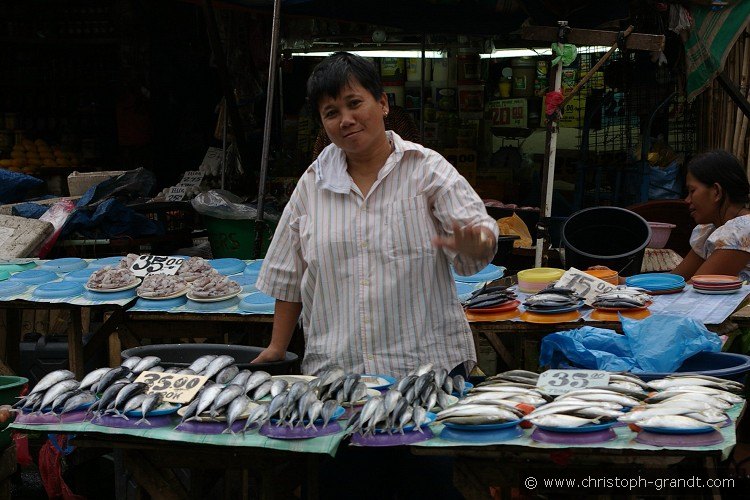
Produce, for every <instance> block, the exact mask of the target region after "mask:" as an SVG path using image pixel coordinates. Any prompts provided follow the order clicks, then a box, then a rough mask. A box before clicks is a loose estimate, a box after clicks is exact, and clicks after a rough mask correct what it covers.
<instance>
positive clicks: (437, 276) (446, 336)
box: [255, 52, 498, 377]
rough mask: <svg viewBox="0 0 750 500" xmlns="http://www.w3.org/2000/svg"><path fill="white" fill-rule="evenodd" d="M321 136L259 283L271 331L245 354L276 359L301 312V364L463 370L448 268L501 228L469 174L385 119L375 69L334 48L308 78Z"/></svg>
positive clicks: (469, 362) (465, 344)
mask: <svg viewBox="0 0 750 500" xmlns="http://www.w3.org/2000/svg"><path fill="white" fill-rule="evenodd" d="M307 96H308V99H309V100H310V102H311V103H314V104H315V105H317V109H318V112H319V114H320V119H321V121H322V125H323V127H324V128H325V131H326V133H327V134H328V137H329V138H330V139H331V142H332V144H331V145H329V146H328V147H326V148H325V149H324V150H323V151H322V152H321V154H320V156H319V157H318V158H317V159H316V160H315V161H314V162H313V163H312V165H310V167H309V168H308V169H307V171H306V172H305V173H304V174H303V175H302V177H301V179H300V180H299V183H298V184H297V187H296V189H295V190H294V193H293V194H292V196H291V198H290V200H289V203H288V204H287V206H286V208H285V209H284V213H283V215H282V217H281V220H280V222H279V224H278V227H277V230H276V234H275V235H274V238H273V241H272V242H271V246H270V248H269V249H268V253H267V255H266V258H265V260H264V263H263V267H262V269H261V272H260V276H259V277H258V282H257V285H256V286H257V288H258V289H259V290H261V291H262V292H264V293H266V294H268V295H271V296H272V297H274V298H276V305H275V313H274V324H273V332H272V338H271V342H270V344H269V346H268V347H267V348H266V349H265V350H264V351H263V352H262V353H261V354H260V355H259V356H258V357H257V358H256V360H255V361H257V362H260V361H275V360H279V359H282V358H283V356H284V353H285V351H286V349H287V347H288V345H289V342H290V340H291V336H292V332H293V330H294V327H295V325H296V324H297V320H298V318H299V316H300V313H301V314H302V325H303V330H304V335H305V356H304V359H303V362H302V371H303V373H307V374H315V373H318V372H320V371H321V370H323V369H325V368H327V367H329V366H331V365H334V364H338V365H340V366H342V367H343V368H344V369H345V370H346V371H348V372H356V373H384V374H390V375H394V376H397V377H398V376H404V375H406V374H407V373H408V372H409V371H411V370H413V369H415V368H417V367H418V366H419V365H421V364H424V363H428V362H429V363H433V364H434V365H435V367H436V368H438V367H442V368H445V369H447V370H449V371H453V370H454V369H455V370H456V371H455V373H462V372H463V374H466V372H465V371H464V369H470V368H471V367H472V366H473V365H474V364H475V362H476V354H475V350H474V343H473V340H472V335H471V330H470V328H469V325H468V323H467V321H466V317H465V316H464V313H463V310H462V308H461V305H460V303H459V300H458V298H457V296H456V290H455V285H454V281H453V277H452V273H451V267H450V266H451V265H453V266H454V267H455V270H456V272H457V273H458V274H461V275H471V274H474V273H476V272H478V271H480V270H481V269H482V268H484V267H485V266H486V265H487V264H488V263H489V262H490V260H491V259H492V257H493V256H494V255H495V251H496V246H497V236H498V229H497V225H496V223H495V221H494V220H493V219H492V218H491V217H489V216H488V215H487V212H486V210H485V208H484V204H483V203H482V201H481V200H480V198H479V196H478V195H477V194H476V192H475V191H474V190H473V189H472V188H471V186H470V185H469V183H468V182H467V181H466V179H464V178H463V177H462V176H461V175H460V174H459V173H458V172H457V171H456V169H455V168H453V167H452V166H451V165H450V164H449V163H448V162H447V161H446V160H445V158H443V157H442V156H440V155H439V154H438V153H436V152H435V151H432V150H430V149H427V148H425V147H422V146H420V145H418V144H415V143H412V142H409V141H405V140H404V139H402V138H401V137H400V136H399V135H398V134H396V133H395V132H393V131H391V130H389V131H386V130H385V126H384V122H383V119H384V117H386V116H388V111H389V107H388V99H387V97H386V95H385V94H384V93H383V88H382V84H381V82H380V77H379V75H378V71H377V69H376V67H375V65H374V64H373V63H371V62H370V61H368V60H367V59H364V58H362V57H359V56H356V55H353V54H349V53H346V52H339V53H336V54H333V55H331V56H330V57H328V58H326V59H325V60H323V61H322V62H321V63H320V64H318V65H317V66H316V67H315V69H314V70H313V72H312V75H311V76H310V78H309V79H308V81H307Z"/></svg>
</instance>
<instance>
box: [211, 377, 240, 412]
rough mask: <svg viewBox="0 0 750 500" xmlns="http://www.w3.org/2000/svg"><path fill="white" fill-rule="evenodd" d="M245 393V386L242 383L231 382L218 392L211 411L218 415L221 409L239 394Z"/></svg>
mask: <svg viewBox="0 0 750 500" xmlns="http://www.w3.org/2000/svg"><path fill="white" fill-rule="evenodd" d="M241 395H242V396H244V395H245V388H244V387H242V386H241V385H236V384H230V385H228V386H226V387H225V388H224V389H222V390H221V392H219V393H218V395H217V396H216V399H214V401H213V403H211V406H210V409H209V413H210V415H211V416H212V417H216V415H218V413H219V410H220V409H222V408H224V407H225V406H227V405H228V404H230V403H231V402H232V401H234V400H235V399H237V398H238V397H239V396H241Z"/></svg>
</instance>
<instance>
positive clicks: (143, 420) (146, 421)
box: [135, 417, 151, 425]
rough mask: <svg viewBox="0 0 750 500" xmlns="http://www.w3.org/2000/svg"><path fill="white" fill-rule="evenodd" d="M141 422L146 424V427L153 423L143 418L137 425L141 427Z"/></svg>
mask: <svg viewBox="0 0 750 500" xmlns="http://www.w3.org/2000/svg"><path fill="white" fill-rule="evenodd" d="M141 422H145V423H146V425H151V422H149V421H148V419H147V418H146V417H143V418H142V419H140V420H139V421H138V422H136V423H135V425H141Z"/></svg>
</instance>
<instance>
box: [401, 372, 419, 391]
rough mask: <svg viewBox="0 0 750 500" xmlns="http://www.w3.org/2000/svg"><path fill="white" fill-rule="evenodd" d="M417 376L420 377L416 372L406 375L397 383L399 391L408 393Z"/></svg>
mask: <svg viewBox="0 0 750 500" xmlns="http://www.w3.org/2000/svg"><path fill="white" fill-rule="evenodd" d="M417 378H418V377H417V376H416V375H414V374H412V375H407V376H406V377H404V378H402V379H401V380H399V381H398V383H397V384H396V389H398V392H400V393H401V394H406V391H408V390H409V387H411V386H412V385H414V382H416V381H417Z"/></svg>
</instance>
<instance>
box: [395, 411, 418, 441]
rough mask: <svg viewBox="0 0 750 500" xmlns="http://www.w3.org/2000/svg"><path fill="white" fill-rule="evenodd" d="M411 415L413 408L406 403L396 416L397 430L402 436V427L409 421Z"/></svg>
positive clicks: (412, 414)
mask: <svg viewBox="0 0 750 500" xmlns="http://www.w3.org/2000/svg"><path fill="white" fill-rule="evenodd" d="M413 416H414V408H413V407H411V406H409V405H408V404H407V405H406V406H405V407H404V409H403V411H401V413H400V414H399V415H398V416H397V417H396V419H397V424H398V427H397V430H398V432H399V433H400V434H401V435H402V436H403V434H404V427H405V426H406V424H408V423H409V421H410V420H411V419H412V417H413Z"/></svg>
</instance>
